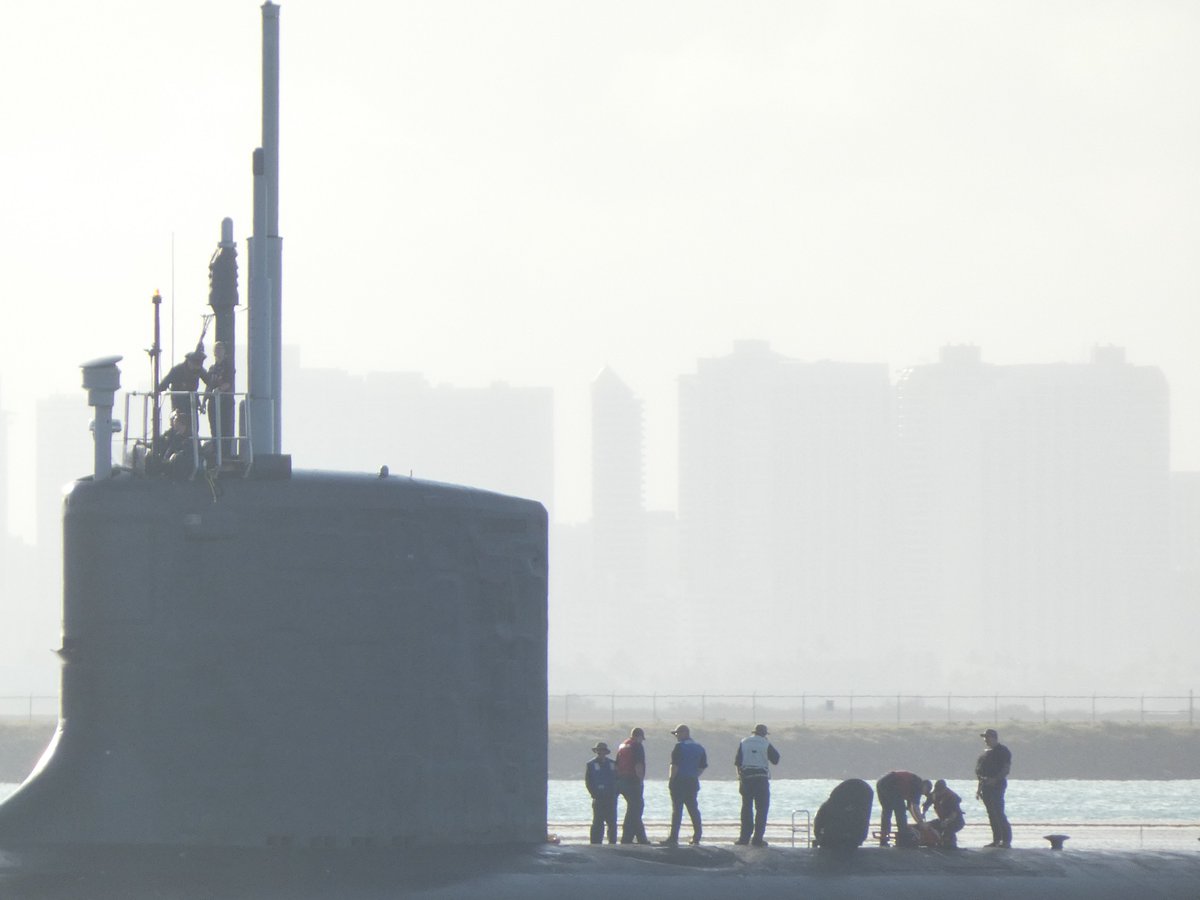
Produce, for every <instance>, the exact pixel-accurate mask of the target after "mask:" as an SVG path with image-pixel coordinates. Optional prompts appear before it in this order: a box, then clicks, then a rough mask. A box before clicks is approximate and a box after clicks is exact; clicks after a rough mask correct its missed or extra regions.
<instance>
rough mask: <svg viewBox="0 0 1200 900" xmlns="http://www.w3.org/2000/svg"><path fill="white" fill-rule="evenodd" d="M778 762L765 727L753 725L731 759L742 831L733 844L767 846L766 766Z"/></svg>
mask: <svg viewBox="0 0 1200 900" xmlns="http://www.w3.org/2000/svg"><path fill="white" fill-rule="evenodd" d="M778 763H779V751H778V750H776V749H775V747H774V746H773V745H772V744H771V742H770V741H768V740H767V726H766V725H755V726H754V731H753V732H752V733H751V734H750V736H749V737H745V738H742V742H741V743H740V744H738V749H737V755H736V756H734V758H733V765H734V766H735V767H736V768H737V773H738V791H739V792H740V793H741V795H742V832H741V835H740V836H739V837H738V839H737V841H736V843H738V844H742V845H745V844H750V843H753V844H754V846H755V847H765V846H767V842H766V841H765V840H763V833H764V832H765V831H766V830H767V810H768V809H770V807H771V772H770V768H769V767H770V766H773V765H778ZM752 833H753V839H752V838H751V834H752Z"/></svg>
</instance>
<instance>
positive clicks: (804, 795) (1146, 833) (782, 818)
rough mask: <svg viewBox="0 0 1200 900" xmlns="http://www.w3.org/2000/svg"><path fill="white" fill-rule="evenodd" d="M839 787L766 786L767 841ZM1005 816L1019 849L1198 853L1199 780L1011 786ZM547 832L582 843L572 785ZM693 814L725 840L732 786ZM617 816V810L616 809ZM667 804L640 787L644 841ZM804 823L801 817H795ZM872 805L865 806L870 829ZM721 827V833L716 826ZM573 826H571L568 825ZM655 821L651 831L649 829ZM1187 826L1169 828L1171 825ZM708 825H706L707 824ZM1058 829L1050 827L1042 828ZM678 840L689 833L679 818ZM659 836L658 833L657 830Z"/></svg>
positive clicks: (578, 795) (557, 802)
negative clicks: (1061, 844) (1063, 836)
mask: <svg viewBox="0 0 1200 900" xmlns="http://www.w3.org/2000/svg"><path fill="white" fill-rule="evenodd" d="M837 783H838V782H837V781H836V780H824V779H798V780H788V779H777V780H772V782H771V816H770V826H769V828H768V834H767V837H768V839H770V840H771V841H772V842H773V843H779V842H783V843H788V842H790V840H791V837H792V835H791V829H790V822H791V818H792V811H793V810H801V809H806V810H808V811H809V813H810V814H811V815H816V812H817V809H818V808H819V807H820V805H821V804H822V803H823V802H824V801H825V800H826V798H827V797H828V796H829V792H830V791H831V790H832V789H833V787H834V785H836V784H837ZM950 787H951V788H952V789H953V790H955V791H956V792H957V793H958V794H959V795H960V796H962V798H963V812H964V813H965V815H966V819H967V829H966V830H965V831H964V832H963V834H962V837H961V844H962V845H963V846H981V845H982V844H985V843H987V842H988V841H989V840H991V834H990V832H989V831H988V828H987V813H986V812H985V810H984V808H983V804H982V803H981V802H979V801H978V800H976V799H975V783H974V781H961V782H956V781H951V782H950ZM1006 801H1007V812H1008V818H1009V820H1010V821H1011V822H1012V823H1013V829H1014V841H1015V843H1016V844H1017V845H1018V846H1040V847H1045V846H1047V844H1046V842H1045V841H1044V840H1043V839H1042V835H1044V834H1048V833H1051V832H1063V833H1067V834H1070V835H1071V841H1070V843H1068V845H1067V846H1068V847H1075V848H1080V849H1082V848H1084V847H1090V848H1096V849H1138V848H1146V849H1172V850H1189V851H1192V850H1200V844H1198V843H1197V838H1200V780H1186V781H1183V780H1181V781H1078V780H1070V781H1010V782H1009V784H1008V793H1007V795H1006ZM547 810H548V818H549V820H550V824H551V830H552V831H555V832H557V833H558V834H559V835H560V836H561V837H563V838H564V840H566V841H568V842H573V841H577V840H587V836H586V828H584V827H580V826H579V824H578V823H588V822H590V821H591V818H592V807H591V798H590V797H589V796H588V794H587V791H586V790H584V787H583V782H582V779H581V780H579V781H561V780H559V781H551V782H550V783H549V791H548V796H547ZM700 811H701V814H702V815H703V816H704V818H705V821H706V823H710V824H708V825H706V827H705V834H706V836H707V835H710V834H711V835H712V837H713V839H714V841H719V840H721V839H723V838H726V837H729V836H730V835H732V823H733V822H735V821H736V820H737V819H738V816H739V814H740V811H741V797H740V796H739V795H738V788H737V783H736V782H732V781H709V782H703V783H702V786H701V790H700ZM620 814H621V815H623V814H624V805H622V807H621V813H620ZM670 816H671V802H670V798H669V796H668V794H667V784H666V782H665V781H648V782H647V783H646V812H645V819H646V821H647V822H648V823H650V824H651V827H650V837H651V839H652V840H653V839H658V838H662V837H665V836H666V832H665V825H663V823H664V822H666V821H667V820H668V819H670ZM800 818H801V820H803V816H801V817H800ZM878 818H879V806H878V804H876V805H875V806H874V808H873V809H872V823H873V827H874V826H875V823H877V822H878ZM721 822H725V823H727V824H726V826H725V827H724V828H722V827H721V826H720V824H719V823H721ZM572 823H577V824H572ZM655 823H657V827H656V825H655ZM1181 825H1182V826H1186V827H1173V826H1181ZM710 826H711V827H710ZM1049 826H1057V827H1049ZM683 830H684V837H687V836H688V835H690V833H691V832H690V827H689V825H688V824H687V816H686V814H685V816H684V829H683ZM659 832H661V833H659Z"/></svg>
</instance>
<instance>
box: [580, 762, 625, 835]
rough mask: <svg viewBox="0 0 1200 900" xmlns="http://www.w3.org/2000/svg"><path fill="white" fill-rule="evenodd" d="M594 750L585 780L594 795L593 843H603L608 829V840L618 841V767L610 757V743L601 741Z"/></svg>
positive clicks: (590, 792)
mask: <svg viewBox="0 0 1200 900" xmlns="http://www.w3.org/2000/svg"><path fill="white" fill-rule="evenodd" d="M592 752H593V753H595V754H596V758H595V759H591V760H588V764H587V768H586V769H585V770H584V774H583V780H584V784H586V785H587V790H588V793H589V794H591V795H592V834H591V837H592V843H593V844H603V843H604V832H605V830H606V829H607V831H608V842H609V843H610V844H615V843H616V842H617V769H616V766H614V765H613V761H612V760H611V759H609V758H608V752H609V751H608V744H606V743H604V741H599V742H598V743H597V744H596V746H595V747H593V748H592Z"/></svg>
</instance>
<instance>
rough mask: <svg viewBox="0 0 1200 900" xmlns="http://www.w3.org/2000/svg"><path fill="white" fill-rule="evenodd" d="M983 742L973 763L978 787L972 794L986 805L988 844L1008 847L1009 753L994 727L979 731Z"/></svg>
mask: <svg viewBox="0 0 1200 900" xmlns="http://www.w3.org/2000/svg"><path fill="white" fill-rule="evenodd" d="M980 737H981V738H983V740H984V742H985V743H986V744H987V749H986V750H984V751H983V754H982V755H981V756H980V757H979V759H978V761H977V762H976V763H975V776H976V777H977V778H978V779H979V788H978V789H977V790H976V791H975V798H976V799H977V800H982V801H983V805H984V808H985V809H987V814H988V824H990V825H991V826H992V842H991V843H990V844H987V845H986V846H988V847H1005V848H1007V847H1011V846H1012V826H1011V825H1009V824H1008V816H1006V815H1005V814H1004V792H1005V790H1007V788H1008V770H1009V768H1010V767H1011V766H1012V754H1011V753H1010V752H1009V750H1008V748H1007V747H1005V746H1004V745H1003V744H1001V743H1000V735H998V734H997V733H996V729H995V728H989V729H988V730H987V731H985V732H984V733H983V734H981V735H980Z"/></svg>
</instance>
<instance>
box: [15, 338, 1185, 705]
mask: <svg viewBox="0 0 1200 900" xmlns="http://www.w3.org/2000/svg"><path fill="white" fill-rule="evenodd" d="M284 370H285V383H288V384H292V385H294V386H295V387H296V389H297V390H298V393H299V394H300V395H301V396H302V397H304V399H305V401H306V402H305V406H304V408H303V415H299V414H296V413H294V415H296V419H297V420H296V421H294V422H293V423H292V424H291V426H290V428H291V431H292V434H293V435H294V439H295V445H296V448H297V452H298V453H299V455H300V457H301V458H302V459H303V457H306V456H307V458H308V459H307V462H300V461H297V465H299V466H300V467H301V468H332V469H343V470H350V471H360V472H368V473H370V472H374V471H376V470H377V469H378V467H379V465H380V464H384V465H388V466H389V468H390V469H391V470H392V472H393V473H394V474H395V475H398V476H403V475H405V474H407V471H408V470H409V469H410V468H411V469H413V470H414V474H415V475H417V477H422V478H427V479H433V480H450V481H456V482H459V483H466V484H468V485H472V486H476V487H484V488H488V489H492V490H503V491H505V492H509V493H514V494H517V495H522V496H533V497H535V498H538V497H539V495H543V497H549V496H551V495H552V491H553V488H552V484H553V477H552V473H553V470H554V469H555V468H556V467H557V463H558V460H557V459H556V458H555V453H554V447H553V445H554V434H553V422H552V414H551V410H552V401H551V391H550V389H548V388H536V387H534V388H529V387H513V386H509V385H504V384H497V385H493V386H491V387H489V388H472V389H457V388H451V387H448V386H445V385H434V384H431V383H429V382H428V381H427V380H426V379H424V378H423V377H422V376H421V375H419V374H417V373H372V374H370V375H368V376H366V377H363V378H358V377H355V376H352V375H349V374H348V373H345V372H338V371H331V370H328V369H311V368H306V367H304V366H303V365H301V361H300V358H299V355H298V354H296V353H289V354H288V360H287V361H286V362H285V367H284ZM679 389H680V399H681V404H682V406H681V414H680V435H679V446H680V456H681V466H682V472H683V473H684V474H683V476H682V477H681V485H680V498H679V499H680V502H679V511H678V513H675V512H673V511H672V512H665V511H662V510H653V509H648V508H647V507H646V505H645V503H644V500H643V493H642V479H643V467H642V453H641V447H642V441H643V434H644V425H645V423H644V419H643V407H642V403H641V400H640V398H639V397H638V395H637V394H636V392H635V391H633V390H632V389H631V388H630V386H629V385H627V384H625V383H624V382H623V381H622V380H621V379H620V377H619V376H618V375H617V373H615V372H614V371H613V370H611V369H605V370H604V371H602V372H601V373H599V374H598V376H597V377H596V378H595V379H594V380H593V382H592V384H591V391H592V403H591V408H590V415H591V417H592V418H593V421H594V422H595V425H594V426H593V438H594V441H593V444H592V446H591V450H590V453H591V456H592V458H593V460H594V463H593V475H594V477H593V480H592V483H591V485H590V490H591V492H592V493H593V495H595V498H596V505H595V510H596V515H595V516H594V517H592V518H591V519H589V520H587V521H586V522H581V523H574V524H572V523H569V522H563V521H558V522H556V523H554V525H553V529H552V534H551V540H550V552H551V567H550V575H551V591H550V603H551V670H550V671H551V676H552V682H551V683H552V686H559V687H562V686H564V685H565V686H568V687H570V688H574V689H578V688H580V687H581V686H583V685H585V684H587V683H593V682H596V681H598V680H599V681H605V680H606V679H607V682H606V683H610V684H611V686H612V688H613V689H616V690H623V691H628V690H631V689H633V687H634V686H635V684H636V683H640V679H643V678H644V677H648V676H650V675H652V674H653V673H654V671H656V664H655V662H654V659H655V658H656V656H658V655H659V654H660V653H661V636H662V635H663V634H673V635H676V636H677V637H678V638H679V640H680V642H681V644H680V646H681V647H687V648H691V650H692V652H691V653H683V654H682V655H679V654H678V652H676V656H677V658H676V660H675V662H674V664H673V666H672V674H671V676H670V677H671V678H674V679H683V680H684V681H685V682H686V683H694V682H695V681H697V680H698V679H702V678H709V679H712V680H713V682H714V683H723V684H724V683H728V684H739V683H741V682H739V681H738V678H739V677H744V674H745V673H744V672H743V671H742V669H741V668H740V667H741V665H742V663H741V661H740V660H739V658H738V656H737V655H736V654H731V653H730V652H728V651H729V649H730V648H729V647H728V646H727V645H728V643H729V641H730V640H731V639H735V638H736V634H737V633H738V632H737V629H734V630H733V631H732V632H731V631H730V616H731V615H732V616H733V617H734V620H735V621H736V619H737V617H738V616H739V615H741V614H742V611H743V610H756V611H757V614H759V615H764V616H767V617H769V619H770V621H771V625H772V627H771V629H770V631H769V633H768V634H766V635H764V636H763V638H762V639H761V641H760V642H759V647H758V651H759V652H760V653H764V654H768V655H771V656H774V657H778V658H780V659H783V660H788V661H787V662H784V663H777V664H776V665H775V666H773V667H772V668H771V670H770V671H772V672H773V673H775V674H776V675H783V674H785V673H786V676H787V677H788V678H790V679H792V680H801V681H804V682H805V683H811V680H812V672H813V670H814V667H815V668H816V669H819V671H820V672H822V673H824V677H825V678H826V679H830V680H832V681H833V682H834V683H836V684H861V683H862V681H861V680H856V679H865V680H866V682H867V683H869V684H875V685H879V684H885V683H892V682H894V681H895V676H893V675H888V674H886V672H887V669H886V667H885V668H883V669H881V668H880V665H881V663H883V662H884V661H885V660H887V659H888V658H889V652H888V650H887V642H889V641H898V642H900V644H902V645H905V646H913V647H918V646H921V645H923V644H924V643H925V642H927V641H928V640H929V638H930V634H931V632H930V629H931V627H933V626H934V624H935V623H941V628H942V630H943V634H944V635H945V636H946V639H947V643H946V646H945V647H943V649H942V651H941V652H940V653H939V654H936V655H931V654H919V655H918V656H917V657H915V658H914V659H913V660H911V661H910V664H909V666H908V671H907V675H906V676H905V677H907V678H909V679H911V681H908V682H905V683H906V684H908V685H909V688H908V689H910V690H917V689H919V687H920V685H921V684H928V683H944V682H945V681H946V679H952V680H953V681H955V683H961V682H963V681H966V682H967V683H972V684H974V683H977V682H978V681H979V680H981V679H986V678H987V677H988V676H987V674H986V673H987V671H988V670H989V669H990V668H998V669H1001V670H1005V671H1007V672H1008V673H1009V678H1008V686H1009V687H1010V688H1011V687H1012V685H1013V684H1014V683H1018V684H1029V683H1030V682H1031V680H1032V681H1036V682H1037V683H1044V682H1045V681H1046V680H1050V679H1052V675H1051V670H1052V669H1053V670H1056V671H1061V672H1062V673H1063V674H1062V676H1061V681H1062V683H1064V684H1068V683H1069V684H1070V685H1071V686H1072V687H1071V688H1070V689H1073V690H1083V689H1085V687H1086V685H1088V684H1091V685H1092V689H1093V690H1095V689H1097V688H1096V685H1097V684H1102V685H1107V684H1108V683H1109V682H1108V681H1106V680H1105V679H1112V678H1117V679H1119V680H1126V679H1127V678H1128V677H1130V675H1131V674H1132V673H1133V669H1131V668H1130V667H1131V666H1135V667H1140V669H1139V671H1141V672H1142V673H1143V677H1144V678H1146V679H1147V680H1149V681H1152V683H1153V684H1165V683H1167V682H1169V681H1170V680H1171V679H1172V678H1175V677H1183V678H1185V679H1186V677H1187V673H1188V671H1190V669H1191V666H1190V665H1183V664H1182V663H1181V662H1180V661H1181V660H1182V657H1180V656H1178V652H1180V650H1179V648H1178V647H1175V644H1176V643H1178V642H1179V641H1180V640H1183V641H1184V642H1185V643H1186V639H1187V636H1188V635H1190V634H1191V629H1190V626H1188V627H1184V626H1183V625H1181V627H1180V628H1177V629H1173V630H1172V631H1171V633H1170V634H1171V636H1170V637H1168V636H1163V637H1162V638H1160V639H1159V641H1158V642H1157V643H1156V644H1154V645H1153V646H1152V645H1149V644H1146V643H1144V642H1133V643H1130V642H1128V641H1127V640H1126V636H1127V635H1128V634H1129V633H1130V632H1131V631H1137V630H1139V627H1140V624H1141V623H1142V621H1143V619H1144V617H1145V616H1147V615H1161V616H1167V617H1169V618H1171V619H1172V620H1174V621H1177V622H1181V623H1182V622H1185V621H1190V618H1189V617H1194V612H1193V610H1194V603H1189V602H1188V598H1189V597H1191V598H1193V599H1194V592H1195V585H1196V579H1197V577H1200V560H1198V559H1197V555H1198V553H1200V548H1198V547H1196V546H1195V545H1194V535H1195V529H1196V524H1195V523H1196V522H1197V521H1200V506H1198V504H1197V503H1196V498H1197V496H1200V494H1197V492H1196V491H1195V489H1194V487H1193V484H1194V476H1195V475H1196V474H1198V473H1194V472H1185V473H1171V472H1170V471H1169V469H1168V465H1167V459H1168V449H1167V445H1168V441H1169V433H1168V431H1167V429H1166V427H1165V424H1166V419H1167V385H1166V383H1165V379H1164V378H1163V376H1162V373H1161V372H1160V371H1159V370H1158V369H1157V368H1155V367H1152V366H1142V365H1136V364H1134V363H1131V362H1130V361H1128V360H1127V359H1126V358H1125V355H1124V352H1123V351H1122V350H1121V348H1118V347H1098V348H1095V349H1094V351H1093V354H1092V357H1091V358H1090V359H1089V360H1088V361H1086V362H1080V363H1075V364H1069V365H1064V364H1059V363H1050V364H1040V365H1024V364H1022V365H1000V364H995V363H990V362H987V361H985V360H984V359H983V357H982V355H981V353H980V349H979V348H977V347H971V346H964V345H954V346H949V347H944V348H943V349H942V351H941V353H940V358H939V361H938V362H937V363H934V364H925V365H922V366H916V367H912V368H910V369H907V370H905V371H904V372H903V373H902V377H901V378H899V379H897V380H896V381H893V380H892V379H891V378H890V377H889V375H888V369H887V366H885V365H883V364H875V365H864V364H861V363H842V362H837V361H830V360H825V361H819V362H804V361H801V360H795V359H790V358H788V357H786V356H784V355H782V354H779V353H776V352H775V351H774V350H772V348H771V347H770V345H769V344H768V343H767V342H766V341H740V342H735V344H734V345H733V347H732V348H731V350H730V352H729V353H727V354H725V355H723V356H720V357H714V358H706V359H701V360H698V361H697V366H696V372H694V373H685V374H684V375H681V377H680V383H679ZM0 408H2V407H0ZM292 408H293V409H298V407H297V406H293V407H292ZM39 412H40V413H41V416H40V418H39V427H38V433H39V436H40V440H41V444H42V449H41V451H40V452H39V453H37V459H38V465H37V468H36V472H35V478H34V479H33V480H34V482H35V483H36V484H37V485H38V491H39V494H40V496H41V497H42V502H41V504H40V507H39V513H40V514H39V520H38V523H39V527H38V534H39V542H38V545H37V547H36V548H35V550H36V552H35V553H33V554H32V555H31V553H30V551H29V549H28V548H26V549H25V550H23V549H22V547H20V546H18V545H16V544H14V543H13V542H10V541H6V550H7V551H8V553H9V555H10V560H9V561H10V562H13V563H14V564H15V566H16V568H15V569H14V570H13V571H12V572H10V573H9V574H8V575H7V577H6V582H7V584H6V589H7V591H8V592H9V593H10V595H11V596H17V597H21V598H24V599H25V600H26V601H27V602H24V603H22V604H20V605H19V606H18V607H17V608H16V609H15V612H16V615H17V627H15V628H13V629H11V630H10V631H9V632H8V639H9V640H10V641H11V640H13V639H15V638H16V636H17V635H19V634H21V633H22V628H24V629H26V632H25V633H26V634H36V635H40V637H38V638H37V639H35V640H27V641H23V642H20V644H19V646H17V647H14V648H12V650H11V651H10V657H11V662H10V663H9V668H11V669H13V671H17V670H19V669H20V668H21V667H22V666H26V667H29V670H30V671H40V672H43V675H42V676H39V678H42V677H46V676H47V675H48V674H49V672H50V671H51V670H52V669H53V668H54V667H53V665H52V663H53V660H52V659H50V657H49V654H48V652H46V651H45V646H44V645H48V644H51V643H52V640H53V633H54V632H55V629H56V622H57V616H58V611H57V602H56V599H55V598H56V597H57V596H58V594H59V593H60V591H61V588H60V586H59V584H58V577H59V567H58V565H57V561H56V554H57V552H58V542H57V516H58V512H59V510H58V495H59V494H58V486H60V485H61V484H63V483H65V482H67V481H69V480H70V479H71V478H72V477H75V475H77V474H78V472H79V471H81V470H82V469H83V468H85V467H86V461H87V458H88V451H89V442H88V441H87V440H86V437H87V436H86V430H85V428H84V427H83V426H84V423H85V421H86V419H87V417H88V415H89V413H88V408H87V406H86V405H85V402H84V393H83V392H82V391H80V392H79V394H78V395H75V396H72V395H62V396H58V397H54V398H50V399H49V400H46V401H43V402H41V403H40V404H39ZM343 421H354V422H362V423H367V424H368V425H369V427H368V428H365V429H362V430H359V431H357V432H355V431H349V432H348V431H346V430H345V429H343V428H342V427H341V423H342V422H343ZM352 434H354V435H357V436H356V437H355V438H354V439H348V438H349V436H350V435H352ZM301 448H303V449H301ZM64 452H67V453H70V454H72V455H74V457H75V458H74V461H73V462H72V461H69V460H68V459H66V458H64V457H63V456H62V453H64ZM118 455H119V454H118ZM3 488H4V485H2V484H0V493H2V489H3ZM1189 542H1190V543H1189ZM987 609H998V610H1003V611H1004V612H1003V614H1002V615H1001V618H1000V619H999V620H997V621H993V622H988V617H987V615H986V613H985V610H987ZM599 610H604V611H605V612H604V613H603V614H601V615H599V617H597V615H598V611H599ZM751 615H754V613H751ZM891 618H895V620H896V624H894V625H892V626H888V627H887V628H886V629H884V631H883V632H880V631H879V630H878V629H875V628H871V627H866V623H869V622H875V621H888V620H889V619H891ZM630 621H637V622H638V623H639V627H638V628H637V629H633V630H630V629H629V628H628V627H627V623H628V622H630ZM1032 622H1036V623H1038V624H1037V627H1036V628H1035V629H1032V630H1030V628H1029V625H1030V623H1032ZM1197 624H1198V625H1200V623H1197ZM985 626H986V633H990V634H992V635H993V637H995V639H996V642H997V643H996V645H995V648H994V649H993V651H991V653H990V654H989V653H987V652H983V650H982V648H980V647H978V646H976V645H975V644H974V643H973V642H972V640H971V639H970V637H969V635H972V634H975V633H978V632H979V631H980V629H981V628H984V627H985ZM851 634H853V635H854V637H853V639H852V640H848V638H847V636H848V635H851ZM881 635H887V637H886V639H885V642H884V643H882V644H881V643H880V641H881V639H882V638H881ZM581 647H591V648H594V650H595V651H596V653H595V654H588V653H581V652H580V649H579V648H581ZM39 648H41V649H40V650H39ZM951 648H953V649H951ZM1068 648H1070V651H1071V652H1065V651H1066V650H1067V649H1068ZM1089 648H1090V653H1096V654H1100V655H1102V656H1103V657H1104V658H1105V660H1106V665H1105V667H1104V668H1103V670H1096V671H1092V670H1091V669H1090V667H1089V665H1088V664H1087V663H1086V662H1085V660H1086V659H1087V658H1088V657H1089ZM1148 652H1152V653H1153V663H1151V658H1150V657H1147V656H1146V655H1145V654H1146V653H1148ZM997 654H998V655H997ZM1080 654H1082V655H1080ZM41 657H46V658H45V659H42V658H41ZM39 660H40V662H39ZM918 660H919V662H918ZM1047 661H1049V662H1047ZM1181 665H1182V668H1180V666H1181ZM739 673H740V675H739ZM1089 673H1090V674H1089ZM1172 673H1174V674H1172ZM658 677H660V678H661V677H662V676H661V675H659V676H658ZM629 679H633V681H630V680H629ZM679 683H680V682H679V681H678V680H676V681H674V682H672V684H673V685H674V688H673V689H676V690H678V689H680V688H679V686H678V685H679ZM823 683H825V684H829V683H830V681H829V680H826V681H825V682H823ZM751 686H753V685H751ZM1100 689H1104V688H1103V686H1102V687H1101V688H1100Z"/></svg>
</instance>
